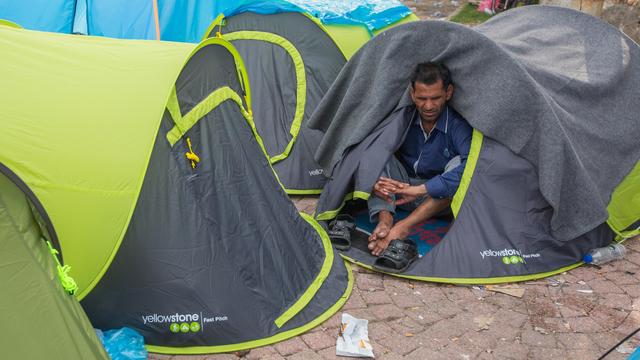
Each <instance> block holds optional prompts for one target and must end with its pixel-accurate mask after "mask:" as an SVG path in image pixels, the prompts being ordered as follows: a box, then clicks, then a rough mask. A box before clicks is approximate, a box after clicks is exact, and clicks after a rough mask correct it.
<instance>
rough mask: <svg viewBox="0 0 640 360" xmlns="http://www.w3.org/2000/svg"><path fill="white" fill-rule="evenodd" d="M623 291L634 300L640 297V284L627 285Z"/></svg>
mask: <svg viewBox="0 0 640 360" xmlns="http://www.w3.org/2000/svg"><path fill="white" fill-rule="evenodd" d="M636 282H637V281H636ZM622 290H624V292H625V293H627V294H628V295H629V296H631V297H632V298H634V299H636V298H639V297H640V285H638V284H634V285H625V286H623V287H622Z"/></svg>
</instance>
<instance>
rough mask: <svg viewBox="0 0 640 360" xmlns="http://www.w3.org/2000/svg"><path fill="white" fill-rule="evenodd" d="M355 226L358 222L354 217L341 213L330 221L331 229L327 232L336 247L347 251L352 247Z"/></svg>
mask: <svg viewBox="0 0 640 360" xmlns="http://www.w3.org/2000/svg"><path fill="white" fill-rule="evenodd" d="M355 228H356V223H355V220H353V217H351V216H350V215H347V214H341V215H338V216H337V217H336V218H335V220H333V221H331V222H330V223H329V231H327V233H328V234H329V238H330V239H331V243H332V244H333V246H334V247H335V248H336V249H338V250H342V251H347V250H349V249H350V248H351V232H352V231H353V230H355Z"/></svg>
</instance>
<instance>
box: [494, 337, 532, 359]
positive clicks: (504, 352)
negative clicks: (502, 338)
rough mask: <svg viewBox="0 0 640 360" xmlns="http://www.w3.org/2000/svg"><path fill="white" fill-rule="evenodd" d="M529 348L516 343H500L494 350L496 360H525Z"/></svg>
mask: <svg viewBox="0 0 640 360" xmlns="http://www.w3.org/2000/svg"><path fill="white" fill-rule="evenodd" d="M527 351H528V350H527V348H526V347H525V346H524V345H522V344H520V343H516V342H511V341H509V342H499V343H498V345H497V346H496V348H495V349H494V350H493V355H494V356H495V358H496V359H518V360H519V359H523V358H524V357H525V356H526V355H527Z"/></svg>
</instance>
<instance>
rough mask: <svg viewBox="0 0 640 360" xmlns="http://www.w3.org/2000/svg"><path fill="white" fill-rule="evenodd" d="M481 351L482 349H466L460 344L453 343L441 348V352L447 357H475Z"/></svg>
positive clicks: (466, 358)
mask: <svg viewBox="0 0 640 360" xmlns="http://www.w3.org/2000/svg"><path fill="white" fill-rule="evenodd" d="M479 353H480V351H476V350H473V349H465V348H463V347H461V346H459V345H458V344H452V345H449V346H447V347H446V348H444V349H442V350H440V354H441V355H443V356H444V358H445V359H465V360H468V359H475V358H476V357H477V356H478V354H479Z"/></svg>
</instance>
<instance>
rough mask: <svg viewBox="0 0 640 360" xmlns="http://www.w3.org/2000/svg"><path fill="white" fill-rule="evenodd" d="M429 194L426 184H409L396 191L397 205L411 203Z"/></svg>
mask: <svg viewBox="0 0 640 360" xmlns="http://www.w3.org/2000/svg"><path fill="white" fill-rule="evenodd" d="M426 194H427V189H426V188H425V187H424V185H415V186H407V187H405V188H403V189H399V190H398V191H396V197H398V196H399V197H400V198H399V199H397V198H396V205H402V204H406V203H410V202H412V201H415V200H416V199H417V198H419V197H420V196H424V195H426Z"/></svg>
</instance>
